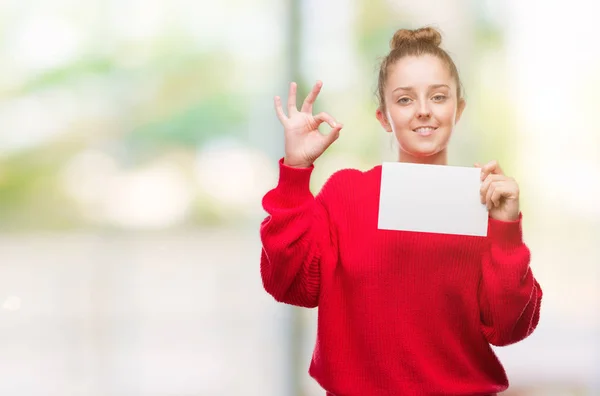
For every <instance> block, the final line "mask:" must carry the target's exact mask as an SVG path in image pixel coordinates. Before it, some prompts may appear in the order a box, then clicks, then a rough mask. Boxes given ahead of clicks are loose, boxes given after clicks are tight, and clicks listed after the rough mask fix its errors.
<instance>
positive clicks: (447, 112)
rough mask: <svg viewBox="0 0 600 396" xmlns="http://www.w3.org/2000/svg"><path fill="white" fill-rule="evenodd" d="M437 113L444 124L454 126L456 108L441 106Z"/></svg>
mask: <svg viewBox="0 0 600 396" xmlns="http://www.w3.org/2000/svg"><path fill="white" fill-rule="evenodd" d="M436 113H437V114H436V116H437V118H438V120H439V121H441V122H443V123H444V124H454V115H455V114H456V111H455V106H440V108H439V109H438V111H437V112H436Z"/></svg>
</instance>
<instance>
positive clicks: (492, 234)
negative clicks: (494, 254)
mask: <svg viewBox="0 0 600 396" xmlns="http://www.w3.org/2000/svg"><path fill="white" fill-rule="evenodd" d="M522 218H523V214H522V213H521V212H519V218H518V219H517V220H515V221H502V220H496V219H494V218H492V217H491V216H490V217H489V219H488V238H489V239H490V241H491V242H492V243H493V244H495V245H498V246H501V247H502V248H504V249H513V248H516V247H518V246H520V245H522V244H523V230H522V227H521V222H522Z"/></svg>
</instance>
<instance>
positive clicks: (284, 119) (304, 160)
mask: <svg viewBox="0 0 600 396" xmlns="http://www.w3.org/2000/svg"><path fill="white" fill-rule="evenodd" d="M322 86H323V83H322V82H321V81H317V83H316V84H315V86H314V87H313V89H312V91H311V92H310V94H308V96H307V97H306V99H305V100H304V103H303V104H302V109H301V110H300V111H298V109H297V108H296V88H297V87H296V83H294V82H293V83H291V84H290V91H289V94H288V103H287V107H288V114H287V116H286V115H285V113H284V112H283V108H282V106H281V98H280V97H279V96H276V97H275V110H276V112H277V117H278V118H279V121H281V124H282V125H283V129H284V134H285V158H284V164H286V165H287V166H292V167H297V168H308V167H310V166H311V165H312V164H313V163H314V162H315V160H316V159H317V158H319V156H320V155H321V154H323V152H324V151H325V150H326V149H327V147H329V146H330V145H331V143H333V142H334V141H335V140H336V139H337V138H338V137H339V135H340V130H341V129H342V127H343V125H342V124H340V123H338V122H336V121H335V119H334V118H333V117H332V116H330V115H329V114H327V113H319V114H317V115H313V114H312V110H313V103H314V102H315V100H316V99H317V96H318V95H319V92H320V91H321V87H322ZM323 122H326V123H327V124H329V126H330V127H331V128H332V129H331V131H330V132H329V133H328V134H327V135H323V134H322V133H321V132H319V125H321V123H323Z"/></svg>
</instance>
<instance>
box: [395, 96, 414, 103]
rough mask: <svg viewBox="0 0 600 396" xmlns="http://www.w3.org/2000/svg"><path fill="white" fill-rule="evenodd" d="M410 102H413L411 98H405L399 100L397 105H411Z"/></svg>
mask: <svg viewBox="0 0 600 396" xmlns="http://www.w3.org/2000/svg"><path fill="white" fill-rule="evenodd" d="M410 101H411V99H410V98H409V97H406V96H404V97H402V98H400V99H398V101H397V103H400V104H409V103H410Z"/></svg>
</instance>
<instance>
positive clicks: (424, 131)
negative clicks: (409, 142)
mask: <svg viewBox="0 0 600 396" xmlns="http://www.w3.org/2000/svg"><path fill="white" fill-rule="evenodd" d="M436 129H437V127H432V126H423V127H419V128H416V129H413V132H415V133H418V134H419V135H420V136H430V135H431V134H432V133H433V132H434V131H435V130H436Z"/></svg>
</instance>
